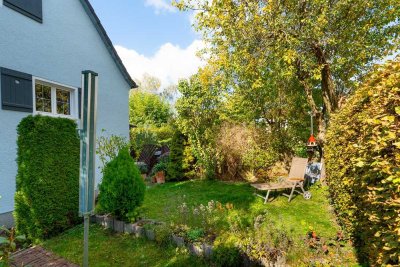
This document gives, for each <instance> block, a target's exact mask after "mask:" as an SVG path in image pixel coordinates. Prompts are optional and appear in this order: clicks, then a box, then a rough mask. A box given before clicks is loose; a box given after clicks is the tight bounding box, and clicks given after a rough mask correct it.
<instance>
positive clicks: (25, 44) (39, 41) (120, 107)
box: [0, 0, 130, 224]
mask: <svg viewBox="0 0 400 267" xmlns="http://www.w3.org/2000/svg"><path fill="white" fill-rule="evenodd" d="M0 1H1V0H0ZM0 67H4V68H8V69H12V70H16V71H20V72H25V73H28V74H31V75H33V76H35V77H40V78H43V79H46V80H51V81H55V82H58V83H61V84H65V85H69V86H73V87H81V71H83V70H93V71H95V72H97V73H98V74H99V93H98V117H97V132H98V136H99V135H100V133H101V129H105V130H106V134H116V135H122V136H125V137H128V134H129V124H128V110H129V109H128V93H129V87H130V86H129V85H128V83H127V82H126V80H125V79H124V77H123V75H122V74H121V72H120V71H119V69H118V68H117V66H116V64H115V62H114V60H113V59H112V57H111V55H110V53H109V52H108V50H107V48H106V46H105V44H104V43H103V41H102V39H101V38H100V36H99V34H98V32H97V30H96V28H95V26H94V25H93V23H92V22H91V21H90V18H89V17H88V15H87V14H86V12H85V10H84V9H83V7H82V5H81V3H80V1H79V0H68V1H66V0H63V1H60V0H57V1H55V0H43V23H42V24H41V23H38V22H36V21H34V20H32V19H30V18H28V17H26V16H24V15H21V14H20V13H17V12H15V11H13V10H11V9H10V8H8V7H6V6H4V5H0ZM0 86H1V85H0ZM0 89H1V88H0ZM0 101H1V95H0ZM27 115H30V113H26V112H17V111H8V110H3V109H1V108H0V196H1V197H2V198H1V199H0V214H2V213H7V212H10V211H12V210H13V209H14V192H15V177H16V173H17V164H16V151H17V147H16V138H17V135H16V127H17V125H18V123H19V122H20V121H21V119H22V118H24V117H25V116H27ZM98 164H99V161H98V160H97V165H98ZM77 179H78V177H77ZM96 180H97V182H98V181H99V180H100V172H99V171H97V177H96ZM0 224H1V221H0Z"/></svg>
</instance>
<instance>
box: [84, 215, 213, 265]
mask: <svg viewBox="0 0 400 267" xmlns="http://www.w3.org/2000/svg"><path fill="white" fill-rule="evenodd" d="M91 221H92V222H93V223H96V224H99V225H101V226H102V227H104V228H105V229H111V230H113V231H115V232H117V233H126V234H133V235H134V236H135V237H143V238H146V239H148V240H151V241H154V240H155V235H156V233H155V231H154V230H153V229H146V228H145V227H144V225H146V224H149V223H150V224H165V222H157V221H155V220H151V219H145V220H140V221H137V222H136V223H125V222H123V221H119V220H117V219H114V218H113V217H112V216H109V215H94V216H92V217H91ZM170 238H171V241H172V242H173V243H174V244H175V245H176V246H177V247H186V248H187V249H188V250H189V252H190V253H191V254H193V255H196V256H199V257H205V258H211V256H212V253H213V249H214V247H213V246H212V245H210V244H207V243H201V244H199V243H196V244H194V243H189V242H188V243H187V242H185V239H184V238H183V237H180V236H178V235H175V234H171V236H170Z"/></svg>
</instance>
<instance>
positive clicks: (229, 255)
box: [212, 245, 242, 267]
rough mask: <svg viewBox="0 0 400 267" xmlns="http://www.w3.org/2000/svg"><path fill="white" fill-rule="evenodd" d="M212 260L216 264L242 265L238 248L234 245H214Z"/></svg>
mask: <svg viewBox="0 0 400 267" xmlns="http://www.w3.org/2000/svg"><path fill="white" fill-rule="evenodd" d="M212 261H213V263H214V264H215V265H216V266H221V267H236V266H237V267H239V266H242V259H241V257H240V252H239V249H238V248H236V247H234V246H226V245H220V246H217V247H215V249H214V250H213V254H212Z"/></svg>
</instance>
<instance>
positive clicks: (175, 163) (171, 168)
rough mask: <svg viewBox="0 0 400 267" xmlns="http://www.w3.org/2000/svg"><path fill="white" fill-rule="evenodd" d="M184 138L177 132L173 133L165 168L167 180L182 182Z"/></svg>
mask: <svg viewBox="0 0 400 267" xmlns="http://www.w3.org/2000/svg"><path fill="white" fill-rule="evenodd" d="M184 141H185V136H184V135H183V134H182V133H181V132H180V131H178V130H176V131H175V132H174V135H173V136H172V141H171V145H170V152H169V163H168V167H167V173H168V179H169V180H176V181H179V180H182V179H183V178H184V172H183V167H182V164H183V149H184Z"/></svg>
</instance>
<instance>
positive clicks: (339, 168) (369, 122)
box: [325, 60, 400, 265]
mask: <svg viewBox="0 0 400 267" xmlns="http://www.w3.org/2000/svg"><path fill="white" fill-rule="evenodd" d="M330 123H331V125H330V127H329V129H328V132H327V141H326V148H325V157H326V170H327V175H328V176H327V181H328V183H329V187H330V194H331V198H332V201H333V204H334V207H335V209H336V211H337V214H338V216H339V219H340V222H341V223H342V224H343V226H344V227H345V229H346V230H347V231H348V232H349V233H350V234H351V235H352V237H353V238H354V241H355V245H356V247H357V248H358V254H359V258H360V259H361V261H366V262H369V263H371V264H377V265H382V264H389V263H390V264H399V263H400V220H399V218H400V202H399V199H400V190H399V188H400V142H399V140H400V62H399V61H398V60H397V62H390V63H388V64H386V65H384V66H382V67H380V68H378V69H376V70H375V71H374V72H372V73H371V74H370V75H369V76H368V77H367V79H366V81H365V83H364V84H362V85H361V86H360V87H359V88H358V90H356V92H355V93H354V95H353V96H352V97H350V98H349V99H348V101H347V103H346V105H345V106H344V107H343V109H342V110H341V111H340V112H339V113H337V114H335V115H334V116H333V117H332V119H331V122H330Z"/></svg>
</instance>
